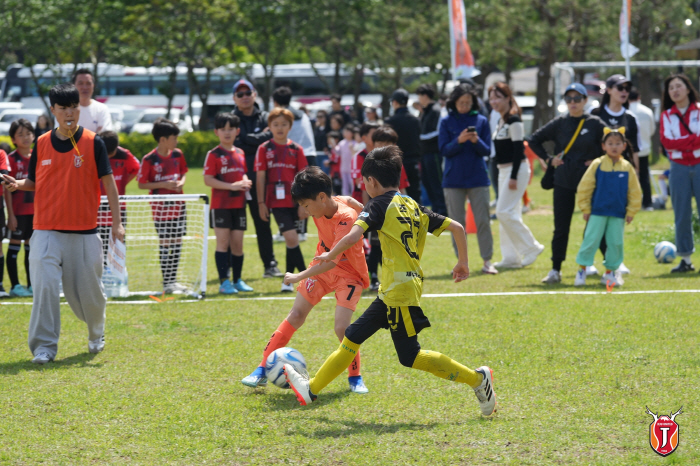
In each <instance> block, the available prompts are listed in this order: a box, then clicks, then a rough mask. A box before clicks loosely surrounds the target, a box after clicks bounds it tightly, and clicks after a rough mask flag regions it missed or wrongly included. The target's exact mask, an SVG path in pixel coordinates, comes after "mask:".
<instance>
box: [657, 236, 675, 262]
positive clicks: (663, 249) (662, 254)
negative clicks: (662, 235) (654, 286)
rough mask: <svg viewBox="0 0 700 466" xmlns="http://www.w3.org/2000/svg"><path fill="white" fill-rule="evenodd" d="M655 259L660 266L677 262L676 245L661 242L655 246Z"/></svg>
mask: <svg viewBox="0 0 700 466" xmlns="http://www.w3.org/2000/svg"><path fill="white" fill-rule="evenodd" d="M654 257H656V260H657V261H659V264H670V263H671V262H673V261H674V260H676V245H675V244H673V243H672V242H670V241H661V242H660V243H658V244H657V245H656V246H654Z"/></svg>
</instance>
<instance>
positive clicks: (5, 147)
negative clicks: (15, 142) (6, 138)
mask: <svg viewBox="0 0 700 466" xmlns="http://www.w3.org/2000/svg"><path fill="white" fill-rule="evenodd" d="M0 150H4V151H5V152H8V153H9V152H12V147H10V145H9V144H8V143H6V142H0Z"/></svg>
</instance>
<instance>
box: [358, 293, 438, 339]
mask: <svg viewBox="0 0 700 466" xmlns="http://www.w3.org/2000/svg"><path fill="white" fill-rule="evenodd" d="M427 327H430V321H429V320H428V318H427V317H426V316H425V314H423V310H422V309H421V308H420V306H401V307H389V306H387V305H386V304H384V301H382V300H381V299H379V298H377V299H375V300H374V301H373V302H372V304H370V305H369V307H368V308H367V310H366V311H365V312H364V313H363V314H362V315H361V316H360V317H358V319H357V320H356V321H355V322H353V323H352V324H350V326H349V327H348V328H347V329H346V330H345V336H346V337H348V339H349V340H350V341H352V342H353V343H357V344H358V345H360V344H362V343H364V342H365V341H366V340H367V339H368V338H369V337H371V336H372V335H374V334H375V333H377V331H378V330H379V329H380V328H386V329H389V330H391V338H392V340H394V341H396V340H403V339H406V338H411V337H415V336H416V335H417V334H418V333H420V331H421V330H423V329H424V328H427Z"/></svg>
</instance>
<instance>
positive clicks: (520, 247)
mask: <svg viewBox="0 0 700 466" xmlns="http://www.w3.org/2000/svg"><path fill="white" fill-rule="evenodd" d="M488 93H489V103H490V104H491V107H492V108H493V109H494V110H495V111H497V112H498V113H499V115H500V118H499V120H498V126H497V128H496V131H495V132H494V136H493V144H494V146H495V148H496V158H495V160H496V163H497V166H498V173H499V175H498V177H499V180H498V189H499V191H500V193H499V196H498V201H497V203H496V216H497V217H498V224H499V229H500V238H501V254H502V256H503V259H501V262H500V263H499V264H496V267H499V266H500V267H506V268H519V267H525V266H528V265H530V264H532V263H533V262H535V260H536V259H537V256H539V255H540V254H542V252H543V251H544V246H542V245H541V244H540V243H538V242H537V240H536V239H535V237H534V236H533V235H532V232H531V231H530V229H529V228H528V227H527V226H526V225H525V224H524V223H523V214H522V209H521V208H520V199H521V198H522V196H523V193H524V192H525V188H527V184H528V183H529V182H530V173H531V172H530V164H529V163H528V162H527V159H526V158H525V146H524V143H523V139H524V133H525V129H524V126H523V122H522V120H521V111H520V107H518V104H517V102H516V101H515V98H514V97H513V92H512V91H511V90H510V87H509V86H508V85H507V84H506V83H502V82H497V83H495V84H494V85H492V86H491V87H490V88H489V90H488Z"/></svg>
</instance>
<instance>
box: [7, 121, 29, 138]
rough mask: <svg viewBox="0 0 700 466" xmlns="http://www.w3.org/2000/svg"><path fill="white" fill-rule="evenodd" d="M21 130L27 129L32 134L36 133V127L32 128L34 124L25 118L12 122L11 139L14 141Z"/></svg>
mask: <svg viewBox="0 0 700 466" xmlns="http://www.w3.org/2000/svg"><path fill="white" fill-rule="evenodd" d="M20 128H26V129H28V130H29V131H30V132H32V133H33V132H34V126H32V122H31V121H29V120H26V119H24V118H20V119H19V120H15V121H13V122H12V124H11V125H10V138H11V139H14V138H15V134H17V131H19V129H20Z"/></svg>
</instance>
